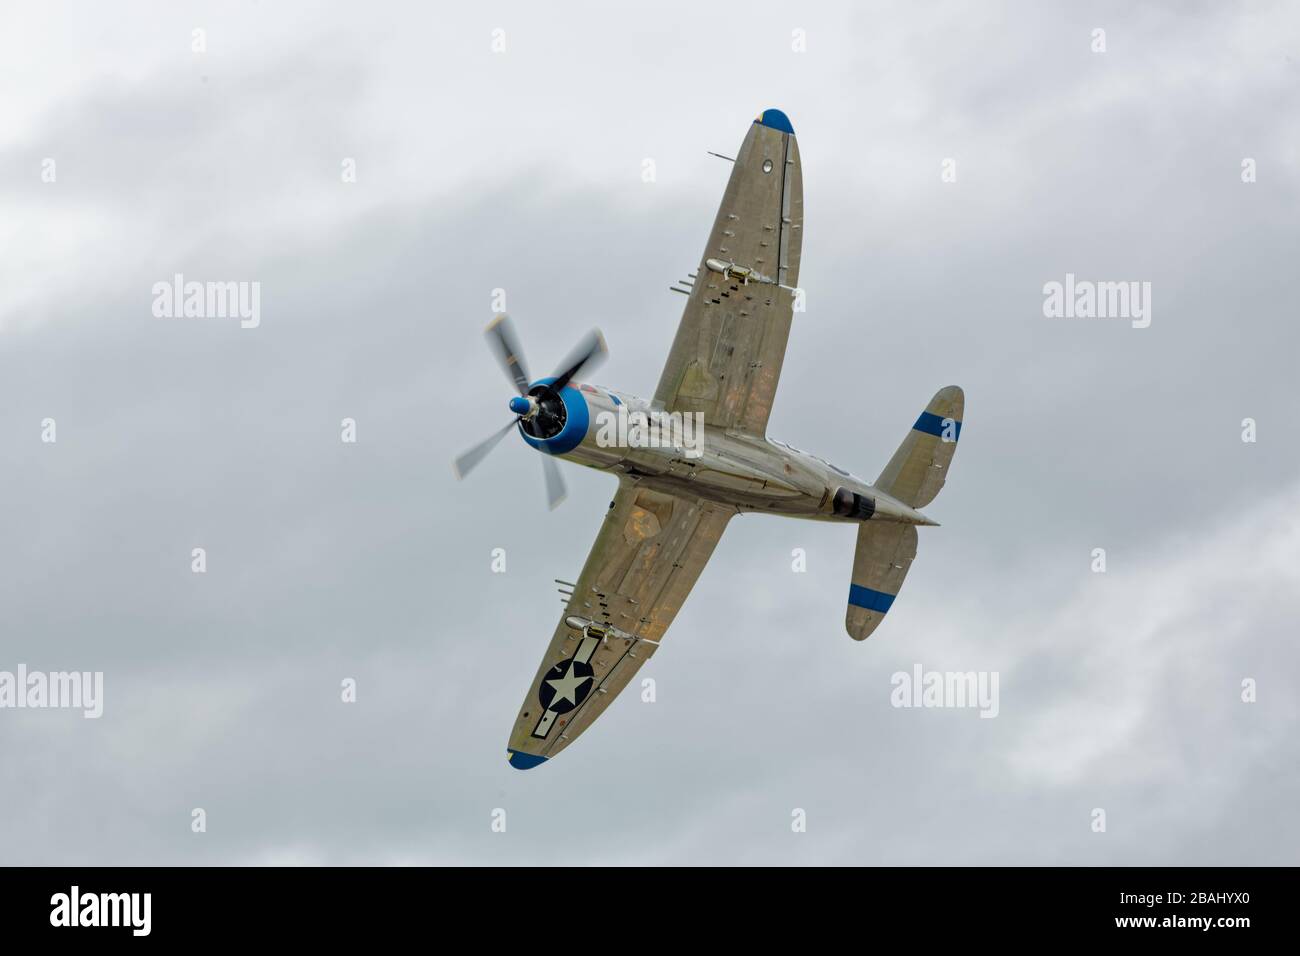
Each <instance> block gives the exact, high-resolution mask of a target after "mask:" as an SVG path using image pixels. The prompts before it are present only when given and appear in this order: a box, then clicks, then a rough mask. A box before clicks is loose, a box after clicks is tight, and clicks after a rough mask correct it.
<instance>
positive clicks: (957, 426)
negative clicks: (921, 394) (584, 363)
mask: <svg viewBox="0 0 1300 956" xmlns="http://www.w3.org/2000/svg"><path fill="white" fill-rule="evenodd" d="M946 421H952V424H953V429H952V440H953V441H956V440H957V439H959V438H961V422H958V421H953V420H952V419H948V418H943V417H941V416H939V415H936V414H934V413H933V412H922V413H921V417H920V418H918V419H917V420H916V424H915V425H913V426H912V428H913V429H915V430H916V431H918V432H925V433H926V434H927V435H934V436H935V437H936V438H942V437H943V423H944V422H946Z"/></svg>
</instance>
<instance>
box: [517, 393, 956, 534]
mask: <svg viewBox="0 0 1300 956" xmlns="http://www.w3.org/2000/svg"><path fill="white" fill-rule="evenodd" d="M561 397H562V398H563V401H564V416H565V418H564V425H563V427H562V428H561V429H560V430H559V432H558V433H557V434H554V435H552V436H550V437H548V438H538V437H534V436H533V435H530V434H528V432H527V430H526V429H525V427H524V424H525V423H524V422H523V421H521V423H520V427H519V432H520V435H521V436H522V437H523V439H524V440H525V441H526V442H527V443H528V444H530V445H532V446H533V447H534V448H535V449H537V450H538V451H540V452H542V453H543V454H549V455H554V456H556V457H559V458H564V459H567V460H569V461H573V462H576V463H577V464H580V465H585V466H587V467H588V468H594V469H596V470H598V471H605V472H609V473H611V474H614V475H620V476H623V475H626V476H628V477H630V478H633V479H634V480H636V481H638V482H640V483H643V484H644V485H646V486H647V487H650V488H653V489H655V490H659V491H664V492H668V493H670V494H677V495H683V494H684V495H694V496H696V497H699V498H704V499H708V500H710V501H715V502H718V503H721V504H726V505H729V506H731V507H734V508H735V509H736V511H738V512H762V513H767V514H777V515H785V516H787V517H792V518H807V519H812V520H819V521H845V522H854V523H858V522H862V521H865V520H884V521H900V522H903V523H906V524H918V525H920V524H934V522H932V521H930V520H929V519H928V518H926V517H925V515H923V514H921V513H920V512H919V511H916V510H914V509H912V508H910V507H908V506H907V505H904V504H903V503H902V502H899V501H897V500H895V499H893V498H891V497H890V496H888V495H885V494H883V493H882V492H880V491H879V490H877V489H876V488H874V487H872V486H871V485H870V484H868V483H867V482H865V481H863V480H862V479H861V478H858V477H857V476H856V475H853V474H850V473H849V472H847V471H845V470H843V469H841V468H838V467H836V466H835V465H832V464H831V463H830V462H828V461H826V460H825V459H823V458H820V457H818V456H816V455H813V454H810V453H808V452H805V451H800V450H799V449H797V448H793V447H791V446H790V445H786V444H784V443H782V442H779V441H776V440H774V439H771V438H765V437H762V438H760V437H755V436H751V435H747V434H743V433H738V432H729V431H726V430H724V429H720V428H716V427H711V426H709V424H708V422H707V421H702V420H699V418H698V417H695V418H692V417H684V416H682V415H680V414H678V415H675V416H674V415H669V414H667V413H666V412H664V411H663V410H661V409H655V408H654V407H652V404H651V403H650V402H648V401H646V400H645V399H642V398H638V397H636V396H635V395H630V394H627V393H625V392H620V391H615V390H613V389H609V388H605V387H602V386H598V385H590V384H585V383H583V384H579V383H576V382H572V383H570V384H569V385H568V386H566V387H565V388H564V389H563V390H562V392H561Z"/></svg>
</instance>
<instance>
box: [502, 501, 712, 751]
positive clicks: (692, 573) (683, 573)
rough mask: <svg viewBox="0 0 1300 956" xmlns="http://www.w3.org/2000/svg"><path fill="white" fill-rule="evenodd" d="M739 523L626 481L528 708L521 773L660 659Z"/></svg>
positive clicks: (519, 728) (518, 742)
mask: <svg viewBox="0 0 1300 956" xmlns="http://www.w3.org/2000/svg"><path fill="white" fill-rule="evenodd" d="M734 513H735V512H734V510H733V509H730V508H726V507H724V506H721V505H716V504H712V503H709V502H705V501H701V500H699V499H693V498H685V497H678V496H676V495H668V494H662V493H660V492H657V491H651V490H650V489H648V488H641V487H638V486H637V483H636V482H635V481H633V480H632V479H628V478H624V479H623V480H622V481H621V483H620V484H619V489H618V493H617V494H615V496H614V502H613V505H612V506H611V507H610V509H609V511H608V512H607V513H606V515H605V523H604V524H603V525H602V526H601V529H600V533H599V534H598V535H597V537H596V543H595V544H594V545H593V546H592V549H591V554H590V555H588V556H587V563H586V565H584V566H583V569H582V573H581V574H580V575H579V576H578V580H577V582H576V586H575V587H574V589H573V595H572V597H570V598H569V600H568V603H567V604H566V606H565V608H564V613H563V614H561V615H560V621H559V623H558V624H557V625H556V628H555V634H554V636H553V637H552V638H551V643H550V646H549V647H547V649H546V655H545V656H544V657H543V658H542V663H541V666H540V667H538V669H537V674H536V676H534V678H533V683H532V685H531V686H530V687H529V689H528V695H527V696H526V697H525V698H524V703H523V706H521V707H520V708H519V716H518V717H517V718H516V719H515V725H514V729H513V730H512V732H511V734H510V743H509V753H508V755H507V756H508V759H509V760H510V763H511V765H512V766H514V767H517V768H519V769H521V770H527V769H530V768H532V767H536V766H537V765H538V764H540V763H542V762H543V761H544V760H546V759H548V758H550V757H554V756H555V755H556V754H557V753H559V752H560V751H561V750H563V749H564V748H565V747H567V746H568V745H569V744H571V743H572V742H573V741H574V740H575V739H576V738H577V736H578V735H579V734H581V733H582V732H583V731H584V730H586V729H587V728H588V727H590V726H591V724H592V722H593V721H594V720H595V719H596V718H597V717H599V716H600V715H601V714H602V713H604V711H605V708H606V707H608V706H609V703H610V701H612V700H613V699H614V698H615V697H616V696H618V692H619V691H621V690H622V689H623V688H624V687H625V686H627V683H628V682H629V681H630V680H631V679H632V677H633V675H634V674H636V672H637V670H638V669H639V668H640V667H641V665H642V664H644V663H645V662H646V660H647V659H648V658H649V657H650V656H651V655H652V654H654V652H655V651H656V650H657V649H658V647H659V639H660V638H661V637H662V636H663V634H664V632H665V631H666V630H667V629H668V625H669V624H671V623H672V620H673V618H674V617H675V616H676V614H677V611H678V610H679V609H680V608H681V606H682V604H683V602H685V600H686V595H688V594H689V593H690V591H691V588H692V587H693V586H694V584H695V581H696V579H697V578H698V577H699V576H700V572H701V571H702V570H704V565H705V564H706V563H707V562H708V560H709V555H711V554H712V553H713V549H714V547H715V546H716V545H717V543H718V539H720V538H721V537H722V531H723V529H724V528H725V527H726V526H727V521H728V519H729V518H730V517H731V516H732V514H734ZM571 618H576V619H581V620H582V621H594V622H595V624H596V626H595V627H593V628H586V629H583V628H582V627H581V624H580V623H579V625H578V626H577V627H575V626H571V625H570V624H569V623H566V621H568V620H569V619H571Z"/></svg>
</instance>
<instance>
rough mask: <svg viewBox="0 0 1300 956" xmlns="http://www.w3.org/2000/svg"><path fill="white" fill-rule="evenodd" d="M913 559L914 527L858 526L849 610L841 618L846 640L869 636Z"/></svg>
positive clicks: (859, 639) (885, 610) (872, 522)
mask: <svg viewBox="0 0 1300 956" xmlns="http://www.w3.org/2000/svg"><path fill="white" fill-rule="evenodd" d="M915 557H916V526H915V525H910V524H897V523H894V522H875V521H864V522H863V523H862V524H860V525H858V548H857V551H856V552H855V553H854V555H853V582H852V583H851V584H850V585H849V609H848V613H847V614H846V615H845V617H844V626H845V628H846V629H847V630H848V632H849V637H851V638H853V639H854V640H855V641H864V640H866V639H867V638H868V637H870V636H871V632H872V631H874V630H875V629H876V628H877V627H878V626H879V625H880V622H881V621H883V620H884V619H885V614H886V613H887V612H888V611H889V608H890V607H891V606H892V605H893V603H894V598H895V597H897V596H898V589H899V588H901V587H902V586H903V578H905V577H907V569H908V568H910V567H911V566H912V559H913V558H915Z"/></svg>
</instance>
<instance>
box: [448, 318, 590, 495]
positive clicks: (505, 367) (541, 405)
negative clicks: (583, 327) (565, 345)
mask: <svg viewBox="0 0 1300 956" xmlns="http://www.w3.org/2000/svg"><path fill="white" fill-rule="evenodd" d="M483 334H484V336H485V337H486V338H487V341H488V348H490V349H491V351H492V354H493V355H495V356H496V359H497V362H498V363H499V364H500V366H501V370H502V371H503V372H505V375H506V378H507V379H509V380H510V383H511V384H512V385H513V386H514V388H515V390H516V391H517V392H518V393H519V394H518V395H516V396H514V397H513V398H511V399H510V411H511V412H513V413H514V416H515V417H514V419H512V420H511V421H509V422H507V423H506V424H505V425H504V426H503V427H502V428H500V429H499V430H498V431H496V432H494V433H493V434H491V435H489V436H488V437H487V438H486V439H484V440H483V441H481V442H479V443H478V444H477V445H475V446H474V447H473V448H471V449H469V450H468V451H466V452H464V453H463V454H461V455H460V456H459V457H457V458H456V460H455V461H454V462H453V463H452V467H453V468H454V469H455V472H456V477H457V478H461V479H463V478H464V477H465V476H466V475H468V474H469V473H470V472H471V471H473V470H474V468H475V467H477V466H478V463H479V462H481V461H482V460H483V459H484V458H486V457H487V456H488V454H489V453H490V452H491V451H492V449H493V448H496V446H497V445H499V444H500V443H501V439H503V438H505V436H506V432H508V431H510V429H512V428H514V427H516V426H519V427H521V428H523V430H524V431H525V432H527V433H528V434H529V435H530V436H532V437H533V438H537V439H547V438H553V437H555V436H556V435H558V434H559V433H560V432H561V431H563V429H564V425H565V422H566V421H567V420H568V412H567V410H566V409H565V407H564V399H563V398H562V397H561V395H560V392H561V391H563V389H564V387H565V386H566V385H568V384H569V382H571V381H573V379H575V378H576V377H577V376H578V375H580V374H581V373H582V372H583V371H584V370H585V369H592V368H595V367H596V365H598V364H599V363H600V362H601V361H603V360H604V358H605V356H606V355H607V354H608V352H609V350H608V349H607V348H606V346H605V337H604V336H603V335H601V334H600V330H599V329H592V330H591V331H590V332H588V333H587V334H586V335H585V336H583V337H582V339H581V341H579V342H578V344H577V345H576V346H575V347H574V349H573V351H572V352H570V353H569V355H568V357H567V358H566V359H565V360H564V362H563V363H562V364H561V365H560V368H559V371H557V372H556V373H555V379H554V381H552V382H549V383H542V382H538V383H537V384H535V385H532V384H529V381H530V376H529V374H528V366H527V365H526V364H525V362H524V355H523V349H522V348H520V346H519V338H518V336H516V335H515V328H514V324H513V323H512V322H511V321H510V319H509V317H507V316H504V315H498V316H497V317H496V318H494V319H493V320H492V321H491V322H490V323H488V327H487V329H486V330H484V333H483ZM542 478H543V480H544V481H545V483H546V501H547V504H548V506H549V507H550V508H551V510H554V509H555V508H556V507H557V506H558V505H559V504H560V502H562V501H563V500H564V499H565V496H566V495H567V494H568V492H567V491H566V490H565V487H564V476H563V475H561V474H560V468H559V466H558V465H557V464H556V463H555V459H554V458H552V457H551V456H550V455H547V454H545V453H543V455H542Z"/></svg>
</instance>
